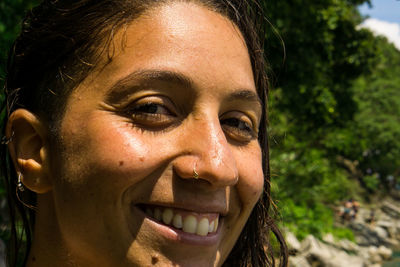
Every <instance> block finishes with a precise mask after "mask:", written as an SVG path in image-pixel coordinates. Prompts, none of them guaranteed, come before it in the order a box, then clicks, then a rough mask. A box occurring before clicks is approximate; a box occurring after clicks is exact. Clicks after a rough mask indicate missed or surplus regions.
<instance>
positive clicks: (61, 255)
mask: <svg viewBox="0 0 400 267" xmlns="http://www.w3.org/2000/svg"><path fill="white" fill-rule="evenodd" d="M37 202H38V204H37V205H38V211H37V213H36V220H35V230H34V236H33V243H32V247H31V250H30V252H29V257H28V261H27V265H26V266H27V267H36V266H43V267H45V266H60V267H61V266H63V267H72V266H77V264H75V263H74V262H73V261H72V260H71V257H70V256H69V255H70V253H69V252H68V249H67V247H66V246H65V245H64V244H65V242H64V240H63V238H62V235H61V232H60V228H59V225H58V220H57V215H56V214H55V212H54V211H55V209H54V198H53V194H52V193H51V192H49V193H46V194H38V201H37Z"/></svg>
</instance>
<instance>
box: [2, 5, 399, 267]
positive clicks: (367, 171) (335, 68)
mask: <svg viewBox="0 0 400 267" xmlns="http://www.w3.org/2000/svg"><path fill="white" fill-rule="evenodd" d="M38 2H39V1H36V0H35V1H34V0H0V87H1V88H2V87H3V84H4V82H3V79H2V78H4V76H5V64H6V57H7V53H8V50H9V48H10V46H11V44H12V41H13V39H14V38H15V37H16V35H17V33H18V31H19V30H20V26H21V20H22V17H23V14H24V13H25V12H26V11H27V10H29V9H30V8H31V7H32V6H34V5H35V4H37V3H38ZM263 5H264V8H265V10H266V14H267V19H268V21H269V24H270V25H269V27H268V31H267V33H266V36H265V55H266V58H267V60H268V70H267V71H268V74H269V77H270V83H271V91H270V100H269V121H270V123H269V125H270V126H269V135H270V147H271V172H272V182H271V188H272V199H273V200H274V204H275V206H276V209H275V211H274V212H273V216H275V218H276V220H277V221H278V222H279V224H280V226H281V227H282V229H284V231H285V234H286V237H287V240H288V243H289V248H290V253H291V255H292V257H291V266H301V267H303V266H305V267H307V266H348V267H352V266H360V267H362V266H382V265H384V266H400V261H399V253H398V252H399V250H400V249H399V248H400V245H399V244H400V208H399V207H400V1H398V0H373V1H367V0H308V1H305V0H286V1H272V0H264V2H263ZM38 64H39V63H38ZM0 101H1V102H2V101H4V95H3V94H2V93H1V94H0ZM4 116H5V110H1V114H0V120H3V118H4ZM6 209H7V207H6V203H5V190H4V186H3V184H2V183H1V184H0V239H1V240H3V241H1V240H0V254H3V253H4V243H6V242H7V240H8V235H9V232H8V226H7V223H8V217H7V215H6V214H7V212H6ZM0 257H1V256H0ZM1 264H2V263H1V260H0V267H1V266H2V265H1ZM329 264H330V265H329ZM335 264H336V265H335Z"/></svg>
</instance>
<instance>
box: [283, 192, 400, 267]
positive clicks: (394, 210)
mask: <svg viewBox="0 0 400 267" xmlns="http://www.w3.org/2000/svg"><path fill="white" fill-rule="evenodd" d="M371 211H372V209H371V207H365V208H363V207H361V208H360V210H359V212H358V215H357V218H356V219H355V220H354V221H352V222H348V223H347V224H346V226H347V227H349V228H350V229H352V230H353V232H354V235H355V242H351V241H349V240H335V238H334V237H333V236H332V235H331V234H327V235H325V236H324V237H323V238H322V240H319V239H317V238H315V237H314V236H311V235H309V236H307V237H306V238H305V239H304V240H303V241H302V242H299V241H298V240H297V238H296V237H295V236H294V235H293V234H292V233H290V232H288V233H286V240H287V243H288V246H289V249H290V254H291V257H290V258H289V266H290V267H314V266H318V267H343V266H345V267H380V266H382V264H383V263H384V262H385V261H388V260H390V259H391V257H392V253H393V251H399V250H400V202H399V201H396V200H394V199H389V198H388V199H385V200H382V201H381V202H380V203H377V204H376V206H375V207H374V215H375V220H374V221H373V222H372V223H371V222H370V216H371Z"/></svg>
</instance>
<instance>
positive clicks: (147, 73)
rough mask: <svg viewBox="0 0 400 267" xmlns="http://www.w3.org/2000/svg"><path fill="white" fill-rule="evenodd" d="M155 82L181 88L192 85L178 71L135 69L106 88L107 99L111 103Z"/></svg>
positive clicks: (189, 80) (191, 81)
mask: <svg viewBox="0 0 400 267" xmlns="http://www.w3.org/2000/svg"><path fill="white" fill-rule="evenodd" d="M156 82H166V83H170V84H175V85H179V86H180V87H183V88H190V87H193V84H194V82H193V80H192V79H190V78H189V77H187V76H185V75H183V74H181V73H179V72H173V71H168V70H137V71H135V72H132V73H131V74H129V75H127V76H126V77H124V78H122V79H120V80H118V81H117V82H116V83H115V84H114V85H113V86H111V88H110V89H109V90H108V91H109V93H108V94H107V97H106V99H107V101H109V102H111V103H113V102H116V101H118V100H121V99H122V98H125V97H126V96H128V95H130V94H132V93H133V92H135V91H137V90H140V89H143V87H146V85H147V86H151V85H152V84H153V83H156Z"/></svg>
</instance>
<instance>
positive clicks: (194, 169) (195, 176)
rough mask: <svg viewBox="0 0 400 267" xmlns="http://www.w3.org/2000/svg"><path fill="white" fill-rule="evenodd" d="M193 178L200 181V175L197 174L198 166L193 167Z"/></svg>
mask: <svg viewBox="0 0 400 267" xmlns="http://www.w3.org/2000/svg"><path fill="white" fill-rule="evenodd" d="M193 178H194V179H199V174H198V173H197V172H196V165H195V166H194V167H193Z"/></svg>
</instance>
